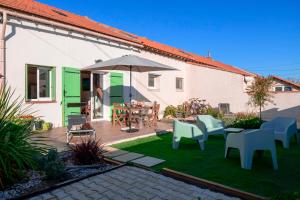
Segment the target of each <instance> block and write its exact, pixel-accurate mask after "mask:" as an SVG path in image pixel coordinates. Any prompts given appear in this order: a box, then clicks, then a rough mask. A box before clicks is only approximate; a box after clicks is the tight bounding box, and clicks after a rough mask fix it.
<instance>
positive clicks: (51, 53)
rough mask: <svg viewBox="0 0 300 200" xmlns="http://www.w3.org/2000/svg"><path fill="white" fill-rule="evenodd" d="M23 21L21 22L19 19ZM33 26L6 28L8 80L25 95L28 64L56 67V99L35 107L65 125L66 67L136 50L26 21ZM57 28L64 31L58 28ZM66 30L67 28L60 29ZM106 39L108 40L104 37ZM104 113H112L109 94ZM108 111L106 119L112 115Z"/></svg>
mask: <svg viewBox="0 0 300 200" xmlns="http://www.w3.org/2000/svg"><path fill="white" fill-rule="evenodd" d="M18 24H19V22H18ZM22 24H23V25H28V26H30V27H33V28H32V29H29V28H27V27H26V28H25V27H24V26H21V27H19V26H17V27H16V26H11V25H8V27H7V31H6V37H7V40H6V80H7V82H8V84H9V85H10V86H12V88H15V89H16V93H15V94H16V95H20V96H22V97H24V96H25V65H26V64H36V65H42V66H43V65H44V66H55V67H56V102H55V103H36V104H33V105H32V110H35V111H37V112H36V113H35V115H36V116H41V118H43V119H44V120H45V121H50V122H52V123H53V124H54V126H61V125H62V104H61V101H62V67H74V68H83V67H86V66H88V65H91V64H94V62H95V60H96V59H102V60H107V59H111V58H114V57H119V56H122V55H125V54H130V53H132V50H130V49H129V48H127V49H123V48H117V47H112V46H109V45H105V44H101V43H96V42H90V41H88V40H85V39H77V38H73V37H70V36H69V37H67V36H63V35H60V34H54V33H53V32H52V31H53V29H52V28H48V27H42V26H40V25H39V28H43V29H47V30H49V31H50V32H44V31H40V30H38V29H37V28H36V27H35V25H34V24H32V23H29V22H24V21H23V22H22ZM56 31H60V30H58V29H56ZM60 32H62V33H66V31H60ZM104 42H105V41H104ZM126 80H127V79H125V81H124V85H128V84H129V83H128V81H126ZM104 90H105V91H106V94H107V93H109V91H108V90H109V75H108V74H107V75H105V76H104ZM104 105H105V106H104V113H109V106H108V105H109V96H108V95H106V98H105V99H104ZM108 117H109V116H108V115H106V116H105V119H108Z"/></svg>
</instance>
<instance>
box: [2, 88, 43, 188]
mask: <svg viewBox="0 0 300 200" xmlns="http://www.w3.org/2000/svg"><path fill="white" fill-rule="evenodd" d="M13 96H14V92H13V91H12V90H11V88H10V87H7V86H6V84H3V85H2V86H1V88H0V187H1V188H4V187H6V186H8V185H9V184H12V183H14V182H15V181H17V180H18V179H19V178H20V176H21V175H22V172H23V171H24V170H26V169H28V168H32V169H33V168H35V167H36V162H35V161H34V159H33V157H34V156H36V155H40V154H41V153H43V152H45V147H46V146H44V145H42V144H41V143H40V141H39V140H33V139H31V135H32V133H31V128H32V120H27V119H26V120H23V119H22V118H20V116H25V115H27V113H28V112H29V110H28V108H24V107H23V105H22V102H23V100H22V99H21V98H20V97H18V98H13Z"/></svg>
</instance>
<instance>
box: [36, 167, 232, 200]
mask: <svg viewBox="0 0 300 200" xmlns="http://www.w3.org/2000/svg"><path fill="white" fill-rule="evenodd" d="M44 199H51V200H60V199H63V200H73V199H74V200H75V199H78V200H86V199H87V200H88V199H109V200H121V199H134V200H139V199H151V200H163V199H166V200H169V199H170V200H173V199H174V200H176V199H178V200H199V199H201V200H238V198H234V197H229V196H226V195H224V194H222V193H217V192H212V191H210V190H208V189H203V188H200V187H197V186H194V185H190V184H187V183H184V182H182V181H177V180H175V179H172V178H170V177H166V176H163V175H161V174H157V173H154V172H151V171H148V170H144V169H140V168H136V167H130V166H124V167H121V168H118V169H115V170H113V171H110V172H107V173H104V174H100V175H97V176H93V177H90V178H87V179H84V180H82V181H78V182H76V183H73V184H70V185H67V186H64V187H60V188H58V189H55V190H52V191H51V192H48V193H44V194H41V195H38V196H35V197H33V198H31V200H44Z"/></svg>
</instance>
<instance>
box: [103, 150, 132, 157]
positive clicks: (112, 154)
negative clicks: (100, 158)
mask: <svg viewBox="0 0 300 200" xmlns="http://www.w3.org/2000/svg"><path fill="white" fill-rule="evenodd" d="M127 153H129V152H128V151H124V150H119V149H118V150H115V151H111V152H106V153H104V154H103V155H104V156H105V157H108V158H114V157H117V156H120V155H123V154H127Z"/></svg>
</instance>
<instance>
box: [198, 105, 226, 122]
mask: <svg viewBox="0 0 300 200" xmlns="http://www.w3.org/2000/svg"><path fill="white" fill-rule="evenodd" d="M201 115H211V116H213V117H214V118H217V119H221V120H222V119H223V117H224V115H223V114H222V113H221V112H220V111H219V109H216V108H212V107H211V106H208V107H207V108H206V109H205V110H204V111H203V112H202V113H201Z"/></svg>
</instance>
